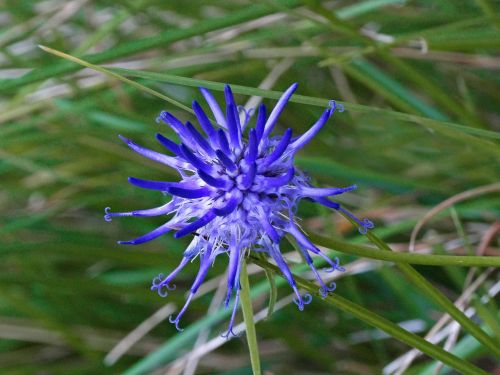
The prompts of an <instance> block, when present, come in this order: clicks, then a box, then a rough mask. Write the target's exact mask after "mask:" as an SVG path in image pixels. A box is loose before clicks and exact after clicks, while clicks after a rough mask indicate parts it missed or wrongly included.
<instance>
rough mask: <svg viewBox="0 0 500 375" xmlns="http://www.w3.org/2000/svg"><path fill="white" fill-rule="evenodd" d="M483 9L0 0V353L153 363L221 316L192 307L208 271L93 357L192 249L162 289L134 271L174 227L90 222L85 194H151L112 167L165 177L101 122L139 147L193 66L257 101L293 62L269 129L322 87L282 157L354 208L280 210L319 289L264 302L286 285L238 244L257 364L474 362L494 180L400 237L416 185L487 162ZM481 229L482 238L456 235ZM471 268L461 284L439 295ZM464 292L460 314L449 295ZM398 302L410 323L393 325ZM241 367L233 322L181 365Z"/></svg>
mask: <svg viewBox="0 0 500 375" xmlns="http://www.w3.org/2000/svg"><path fill="white" fill-rule="evenodd" d="M499 27H500V18H499V17H498V4H496V3H495V2H494V1H491V0H477V1H472V0H471V1H458V2H445V1H438V2H436V1H430V0H421V1H396V0H365V1H356V2H350V1H340V2H333V3H332V2H322V1H319V0H297V1H295V0H262V1H258V2H251V1H246V0H245V1H240V2H236V1H231V2H227V1H219V0H216V1H212V2H201V1H194V2H187V3H186V4H183V5H182V7H181V6H179V3H177V2H164V1H158V0H142V1H139V2H133V1H120V2H109V1H92V2H80V1H76V0H72V1H54V2H36V1H29V0H26V1H13V0H6V1H5V6H4V7H3V8H2V9H0V109H1V110H0V175H1V176H0V177H1V185H0V186H1V189H0V209H1V214H0V259H1V263H0V373H8V374H31V373H35V372H40V371H42V372H48V373H53V374H67V373H71V374H89V373H92V374H96V373H97V374H106V373H109V374H116V373H128V374H142V373H151V372H152V371H153V369H155V368H158V367H163V368H164V370H163V373H165V372H166V371H167V369H168V368H169V366H171V365H172V364H173V363H174V362H175V361H176V360H178V359H179V358H182V356H184V355H185V354H186V353H188V352H189V351H191V350H193V345H194V342H195V341H196V339H197V337H198V335H200V333H201V332H203V331H205V330H207V329H208V330H209V339H216V338H217V337H218V335H220V333H222V332H224V331H225V329H226V324H227V320H228V316H229V314H230V311H229V310H225V309H223V308H221V309H219V310H216V312H214V313H212V314H210V315H206V309H207V307H208V305H209V304H210V301H211V300H212V298H213V295H214V290H215V288H216V286H217V283H218V282H217V281H214V282H212V284H211V285H213V288H212V289H210V290H207V291H206V293H205V294H203V295H201V296H200V298H199V299H197V300H195V301H193V304H192V306H191V308H190V310H189V312H188V313H187V314H186V316H185V317H184V319H183V322H182V326H183V327H185V328H186V329H185V331H184V332H183V333H177V332H176V331H175V328H174V327H173V326H172V325H171V324H169V323H168V319H165V320H163V321H161V322H160V323H159V324H158V325H157V326H156V327H154V328H153V329H152V330H151V331H150V332H149V333H147V334H146V335H145V336H144V337H142V338H141V339H140V340H139V341H138V342H137V343H136V344H135V345H134V346H132V348H131V349H130V350H129V351H127V352H126V353H125V354H124V355H123V356H121V357H120V358H119V359H118V360H117V361H116V363H114V364H113V365H112V366H108V365H105V362H104V358H105V356H106V354H107V353H109V351H110V350H111V349H112V347H113V346H114V345H115V344H116V343H118V342H119V341H120V340H121V338H123V337H125V336H126V335H127V334H128V333H129V332H131V331H132V330H133V329H135V328H136V327H137V326H138V325H140V324H141V323H142V322H143V321H144V320H146V319H148V318H149V317H150V316H151V315H152V314H154V313H155V311H157V310H158V309H160V308H161V307H162V306H163V305H164V304H165V303H167V302H172V303H174V304H175V305H176V306H182V304H183V302H184V298H185V293H184V292H185V291H186V290H187V289H188V288H189V285H190V283H191V281H192V279H193V276H194V275H195V273H196V269H197V266H196V265H195V264H193V265H190V267H188V268H187V269H186V270H185V271H184V272H183V273H182V274H181V275H179V278H178V281H177V290H176V291H175V292H172V293H170V294H169V296H168V297H167V299H165V300H163V299H161V298H160V297H158V296H157V295H156V294H155V293H152V292H150V291H149V286H150V282H151V279H152V278H153V277H154V276H156V275H157V274H158V273H159V272H163V273H167V272H168V271H169V270H171V269H172V268H173V267H175V266H176V264H177V263H178V262H179V260H180V257H181V255H182V252H183V250H184V248H185V246H186V244H187V240H183V239H182V240H174V239H173V237H172V236H164V237H162V238H160V239H157V240H156V241H154V242H152V243H149V244H144V245H142V246H139V247H134V248H130V247H127V248H124V247H120V246H119V245H117V244H116V241H117V240H123V239H129V238H133V237H136V236H138V235H140V234H142V233H145V232H147V231H149V230H152V229H153V228H155V227H156V226H157V225H158V224H160V223H161V222H162V219H161V218H123V219H121V220H118V219H116V220H113V222H112V223H106V222H105V221H104V220H103V214H104V208H105V207H107V206H110V207H112V208H113V209H114V210H124V211H125V210H132V209H136V208H145V207H154V206H155V205H158V204H160V203H161V202H162V200H163V198H162V197H161V196H158V195H156V194H154V193H152V192H147V191H140V190H139V189H135V188H133V187H132V186H130V185H129V184H127V182H126V178H127V176H137V177H143V178H148V179H162V178H165V176H166V177H167V178H166V179H169V178H172V176H173V173H172V171H170V170H168V169H165V168H163V167H161V166H158V165H157V164H154V163H152V162H150V161H148V160H144V159H143V158H140V157H138V156H137V155H135V154H133V153H132V152H130V150H128V149H127V148H126V147H125V146H124V145H123V144H122V143H121V142H120V140H119V139H118V138H117V135H118V134H123V135H125V136H130V137H131V138H133V139H134V140H136V141H137V142H140V143H141V144H144V145H145V146H148V147H151V148H155V149H158V148H157V146H156V145H155V142H154V134H155V133H156V132H157V131H158V127H159V126H160V125H157V124H156V123H155V121H154V120H155V118H156V116H157V115H158V113H159V112H160V111H161V110H163V109H167V110H169V111H171V112H173V113H175V114H176V115H177V116H178V117H179V118H181V119H183V120H188V119H189V120H192V119H193V115H192V113H191V112H190V109H189V107H190V103H191V101H192V100H193V99H200V98H201V95H200V94H199V92H198V91H197V89H196V87H197V86H199V85H203V86H205V87H207V88H209V89H211V90H212V91H213V92H214V94H215V95H216V96H217V97H218V98H222V93H221V91H222V89H223V86H224V84H225V83H230V84H231V85H232V87H233V91H234V92H235V93H236V94H237V98H238V101H239V102H240V103H244V102H245V101H246V100H247V98H248V97H249V96H252V95H256V96H261V97H263V98H264V102H265V103H266V104H268V105H272V104H273V103H274V102H275V100H276V99H277V98H278V97H279V95H280V93H281V92H282V91H283V90H284V89H286V87H288V86H289V84H290V83H292V82H295V81H298V82H299V89H298V91H297V95H294V97H293V99H292V101H291V103H290V104H289V105H288V106H287V108H286V110H285V111H284V113H283V114H282V117H281V120H280V123H279V125H278V128H279V129H278V131H280V130H283V129H284V128H285V125H286V127H292V128H293V131H294V134H300V133H301V132H303V131H305V130H306V129H307V128H308V127H309V126H310V125H311V124H312V123H313V122H314V121H315V119H316V118H317V116H318V115H319V114H320V113H321V112H322V110H323V108H324V107H325V106H326V105H328V102H329V101H330V100H331V99H335V100H337V102H339V103H342V104H343V105H344V106H345V109H346V111H344V112H343V113H336V114H335V116H334V118H333V119H332V121H331V123H330V126H327V127H325V129H323V130H322V133H321V134H320V136H319V137H317V138H316V139H315V140H314V141H313V142H311V144H310V145H309V146H308V147H306V148H305V149H304V150H302V151H301V153H300V154H299V155H298V158H297V164H298V165H299V166H300V167H301V168H302V169H303V170H305V171H307V172H308V173H310V175H311V177H312V179H313V180H314V181H315V183H317V184H319V185H321V186H344V185H348V184H352V183H356V184H357V185H358V186H359V190H358V191H357V192H353V193H350V194H348V195H345V196H343V203H345V204H346V205H347V206H348V207H349V208H351V209H352V210H353V211H354V212H356V213H357V214H359V216H362V217H368V218H370V219H372V220H373V221H374V222H375V223H376V228H375V230H374V231H373V232H372V233H371V234H370V235H368V236H361V235H360V234H359V233H358V232H357V231H356V229H355V228H354V227H353V226H352V224H351V223H350V222H349V221H348V220H346V219H345V218H343V217H342V216H340V215H338V214H335V213H332V212H329V211H327V210H323V209H321V208H318V207H316V206H314V205H312V204H309V203H307V202H304V204H302V205H301V207H300V210H299V213H300V216H302V217H303V218H304V220H303V222H302V223H301V225H302V226H303V227H304V228H305V229H306V231H307V232H309V233H311V238H312V239H313V240H314V241H315V242H316V243H317V244H318V245H320V246H323V247H325V248H327V249H328V252H329V254H330V255H332V256H338V257H339V258H340V260H341V263H342V265H344V266H346V267H347V269H348V270H347V271H346V272H345V273H344V274H342V277H341V278H340V279H338V280H336V283H337V290H336V291H335V293H334V294H333V296H330V297H328V298H326V299H325V300H322V299H321V298H320V297H319V296H316V297H315V298H314V300H313V302H312V304H310V305H308V306H306V309H305V311H303V312H298V311H297V309H296V307H295V306H294V305H293V304H285V305H283V303H282V302H281V301H282V299H283V298H285V297H286V296H288V295H289V294H290V292H291V291H290V289H289V288H288V286H287V285H285V284H286V283H285V282H284V281H283V280H282V279H281V278H280V277H278V276H276V275H275V274H274V272H275V269H274V268H273V266H272V265H271V264H269V263H267V262H266V261H265V260H263V259H261V258H251V260H252V261H253V262H254V263H255V264H257V265H258V267H256V268H254V267H255V265H252V264H249V272H250V285H251V290H250V296H251V298H252V301H253V306H252V307H253V311H254V313H255V314H256V316H258V314H259V312H260V311H261V310H262V309H264V308H266V307H267V306H268V304H269V303H271V304H272V305H273V307H272V308H271V310H273V312H272V314H271V315H270V316H269V317H268V318H267V319H263V320H261V321H259V323H257V324H256V325H255V328H256V339H257V341H258V347H259V353H260V366H261V368H262V372H263V373H265V372H266V371H271V372H273V373H276V374H281V373H286V372H292V373H310V374H314V373H318V374H320V373H334V374H359V373H363V374H380V373H382V371H383V369H384V367H386V366H388V365H389V364H391V363H392V362H393V361H395V360H397V358H398V357H400V356H401V355H403V354H404V353H406V352H407V351H408V350H410V349H411V348H412V347H413V348H418V349H419V350H421V351H422V352H424V353H425V355H424V356H421V357H418V358H416V359H415V360H414V361H413V362H412V363H411V364H409V368H408V370H407V373H408V374H424V373H425V374H433V373H435V371H436V370H435V369H436V368H437V367H436V366H437V364H438V363H439V362H440V361H441V362H443V363H445V364H446V365H445V366H444V367H443V368H442V369H441V370H440V372H439V373H440V374H452V373H453V370H452V369H453V368H455V369H456V370H458V371H460V372H461V373H471V374H475V373H481V372H480V371H483V372H485V373H491V372H492V371H493V368H494V363H495V361H496V358H495V356H498V347H499V346H498V344H499V341H498V340H499V337H498V334H499V332H498V331H499V327H498V324H497V321H498V316H499V310H498V306H497V303H496V302H495V301H494V300H491V299H488V297H487V296H488V293H489V292H491V291H492V290H496V289H495V282H496V280H495V277H494V275H495V273H494V272H491V267H493V268H496V267H498V265H499V259H500V258H499V256H500V252H499V250H498V249H499V247H498V246H499V243H498V236H495V230H498V229H495V228H497V227H495V224H494V223H495V221H496V220H498V216H499V212H500V201H499V199H498V192H497V193H491V194H485V195H480V196H471V197H469V198H468V199H467V200H464V201H461V202H459V203H457V204H456V205H454V206H453V207H452V208H451V209H448V210H445V211H443V212H441V213H440V214H439V215H437V216H436V217H434V218H433V219H432V220H430V221H429V222H426V223H425V225H424V226H423V229H422V230H421V231H420V234H419V236H418V238H417V245H418V248H421V249H425V250H426V251H425V253H413V254H410V253H408V243H409V239H410V235H411V231H412V229H413V227H414V226H415V225H416V224H417V222H418V221H419V220H421V219H422V218H423V217H424V215H425V213H426V212H428V211H430V210H431V209H432V208H433V207H435V206H436V205H437V204H439V203H440V202H442V201H444V200H446V199H448V198H450V197H452V196H454V195H456V194H459V193H461V192H464V191H467V190H471V189H474V188H477V187H480V186H484V185H490V184H493V183H495V182H498V178H499V176H500V171H499V168H498V160H499V154H500V151H499V150H500V147H499V139H500V135H499V134H500V133H499V132H498V130H499V128H498V125H497V124H496V122H498V121H497V118H498V108H499V106H500V94H499V90H498V86H499V80H498V77H497V72H498V66H499V64H500V60H499V58H498V52H499V50H500V39H499V37H498V35H499V34H498V28H499ZM38 45H42V46H46V47H47V48H45V49H44V50H43V49H40V48H39V47H38ZM425 48H426V49H427V50H425ZM47 52H50V53H47ZM284 59H290V61H291V62H292V63H291V64H290V66H289V68H287V69H286V70H285V71H284V72H282V73H281V74H280V75H279V76H277V77H275V79H276V83H275V84H274V85H272V86H271V87H269V88H261V87H259V86H260V84H261V82H262V81H263V80H264V79H265V78H266V77H267V76H268V75H269V74H270V72H271V71H272V70H273V68H274V67H275V66H276V65H277V64H279V63H280V62H282V61H283V60H284ZM110 64H113V65H112V66H110ZM83 66H86V67H90V68H91V69H87V70H83ZM103 73H104V74H103ZM161 131H162V132H164V133H165V134H166V135H168V134H169V130H168V129H166V128H161ZM488 238H489V242H488V244H487V246H486V245H485V247H484V246H483V248H484V249H486V252H485V253H483V254H477V253H476V252H477V251H478V249H480V248H481V243H482V242H483V243H486V241H487V240H488ZM291 245H292V244H290V243H288V242H287V241H284V242H283V246H282V247H283V250H284V251H287V252H288V251H289V252H290V254H292V253H293V251H294V250H293V246H291ZM389 249H392V250H394V251H387V250H389ZM294 259H295V258H294ZM320 264H321V263H320V262H319V261H318V265H320ZM225 267H226V262H225V259H223V258H222V257H220V258H219V260H218V261H217V262H216V264H215V265H214V267H213V268H212V269H211V270H210V273H209V279H211V280H216V279H217V278H220V277H224V271H225ZM293 271H294V273H295V274H296V275H297V276H298V277H299V278H300V285H301V287H302V288H304V290H308V291H310V292H311V293H314V292H315V291H316V289H317V286H314V284H313V283H312V282H311V281H308V280H307V279H308V278H309V277H310V275H309V274H308V272H307V268H306V267H304V266H303V265H300V264H297V265H295V267H293ZM254 272H255V273H254ZM468 275H472V278H470V276H468ZM275 276H276V278H275ZM483 276H484V277H483ZM478 278H479V279H480V280H482V281H481V282H480V283H478V285H475V288H474V289H473V290H472V291H471V293H470V296H469V297H468V298H467V299H466V301H465V304H464V305H463V306H461V307H459V308H458V309H457V308H454V307H453V303H452V302H454V301H455V300H456V299H457V298H459V297H460V295H461V294H462V293H464V291H465V290H466V289H467V286H468V285H470V282H471V281H472V284H474V280H477V279H478ZM270 281H271V284H270ZM466 283H469V284H466ZM473 286H474V285H473ZM248 307H249V306H248V303H247V306H246V308H247V309H248ZM470 308H472V309H473V311H474V312H473V316H472V317H471V318H470V317H467V316H465V315H464V314H463V312H464V311H467V309H470ZM247 311H248V310H247ZM476 311H477V313H476ZM446 312H448V313H450V314H451V315H452V316H453V319H455V320H456V321H458V322H459V325H460V331H459V332H458V335H457V338H456V342H455V344H454V345H451V347H450V349H449V350H444V349H443V344H444V341H445V340H446V339H444V340H442V341H440V342H439V343H437V344H434V343H433V342H432V340H424V337H425V336H426V334H427V333H428V332H429V330H430V329H431V328H432V326H433V325H434V324H435V323H436V322H437V321H438V320H439V318H440V317H441V315H442V314H444V313H446ZM263 316H264V317H265V314H264V315H263ZM237 320H238V322H241V321H242V320H243V316H242V314H241V312H239V314H238V317H237ZM412 320H417V321H419V322H420V323H421V324H422V325H423V326H422V327H421V329H419V330H417V331H415V332H410V331H411V330H410V331H408V330H407V329H405V328H404V327H406V326H403V327H401V326H399V325H398V324H400V323H402V322H408V321H412ZM374 329H375V331H374ZM381 331H382V332H385V334H386V336H383V335H382V336H381V335H380V332H381ZM359 337H365V339H362V340H358V339H357V338H359ZM366 337H367V338H366ZM253 360H254V363H255V361H256V358H255V351H253ZM251 368H252V367H251V363H250V355H249V352H248V348H247V344H246V340H245V338H238V339H234V340H231V341H228V342H224V343H223V344H222V345H221V346H218V347H217V348H214V349H213V350H211V351H208V352H207V353H206V354H205V355H204V357H202V358H201V360H200V362H199V364H198V366H197V370H196V373H199V374H213V373H217V374H230V373H234V374H247V373H251V371H252V370H251Z"/></svg>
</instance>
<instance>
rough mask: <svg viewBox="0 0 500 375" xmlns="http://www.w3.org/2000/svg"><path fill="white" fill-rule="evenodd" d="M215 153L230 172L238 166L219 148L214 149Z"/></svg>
mask: <svg viewBox="0 0 500 375" xmlns="http://www.w3.org/2000/svg"><path fill="white" fill-rule="evenodd" d="M215 154H216V155H217V157H218V158H219V160H220V162H221V163H222V164H223V165H224V167H226V168H227V169H228V170H229V171H230V172H235V171H236V170H237V169H238V167H237V166H236V164H234V162H233V161H232V160H231V159H230V158H229V157H228V156H227V155H226V154H225V153H224V152H222V151H221V150H216V151H215Z"/></svg>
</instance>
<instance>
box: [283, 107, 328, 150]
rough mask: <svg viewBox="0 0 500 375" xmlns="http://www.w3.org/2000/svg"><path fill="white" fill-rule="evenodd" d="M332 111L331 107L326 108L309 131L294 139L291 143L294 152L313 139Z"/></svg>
mask: <svg viewBox="0 0 500 375" xmlns="http://www.w3.org/2000/svg"><path fill="white" fill-rule="evenodd" d="M332 113H333V111H332V110H331V109H330V108H328V109H326V110H325V111H324V112H323V114H322V115H321V117H320V118H319V120H318V121H316V123H315V124H314V125H313V126H311V128H310V129H309V130H308V131H306V132H305V133H304V134H302V135H301V136H300V137H299V138H297V139H296V140H295V141H293V143H292V144H291V145H290V148H291V149H292V150H293V152H297V151H298V150H300V149H301V148H302V147H304V146H305V145H306V144H307V143H308V142H309V141H310V140H311V139H313V138H314V136H315V135H316V134H317V133H318V132H319V131H320V130H321V128H322V127H323V126H324V125H325V124H326V122H327V121H328V119H329V118H330V116H331V115H332Z"/></svg>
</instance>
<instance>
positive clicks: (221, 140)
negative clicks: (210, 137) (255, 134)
mask: <svg viewBox="0 0 500 375" xmlns="http://www.w3.org/2000/svg"><path fill="white" fill-rule="evenodd" d="M217 143H218V144H219V147H220V148H221V150H222V151H223V152H224V153H225V154H230V153H231V150H230V149H229V142H228V141H227V137H226V132H225V131H224V130H222V129H219V130H218V131H217Z"/></svg>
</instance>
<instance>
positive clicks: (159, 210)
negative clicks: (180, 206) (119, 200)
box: [104, 201, 175, 221]
mask: <svg viewBox="0 0 500 375" xmlns="http://www.w3.org/2000/svg"><path fill="white" fill-rule="evenodd" d="M174 207H175V204H174V202H173V201H170V202H168V203H167V204H164V205H163V206H160V207H155V208H150V209H147V210H136V211H130V212H109V207H106V209H105V210H104V211H105V212H106V215H105V216H104V219H105V220H106V221H111V218H112V217H114V216H159V215H165V214H168V213H169V212H171V211H172V209H173V208H174Z"/></svg>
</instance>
